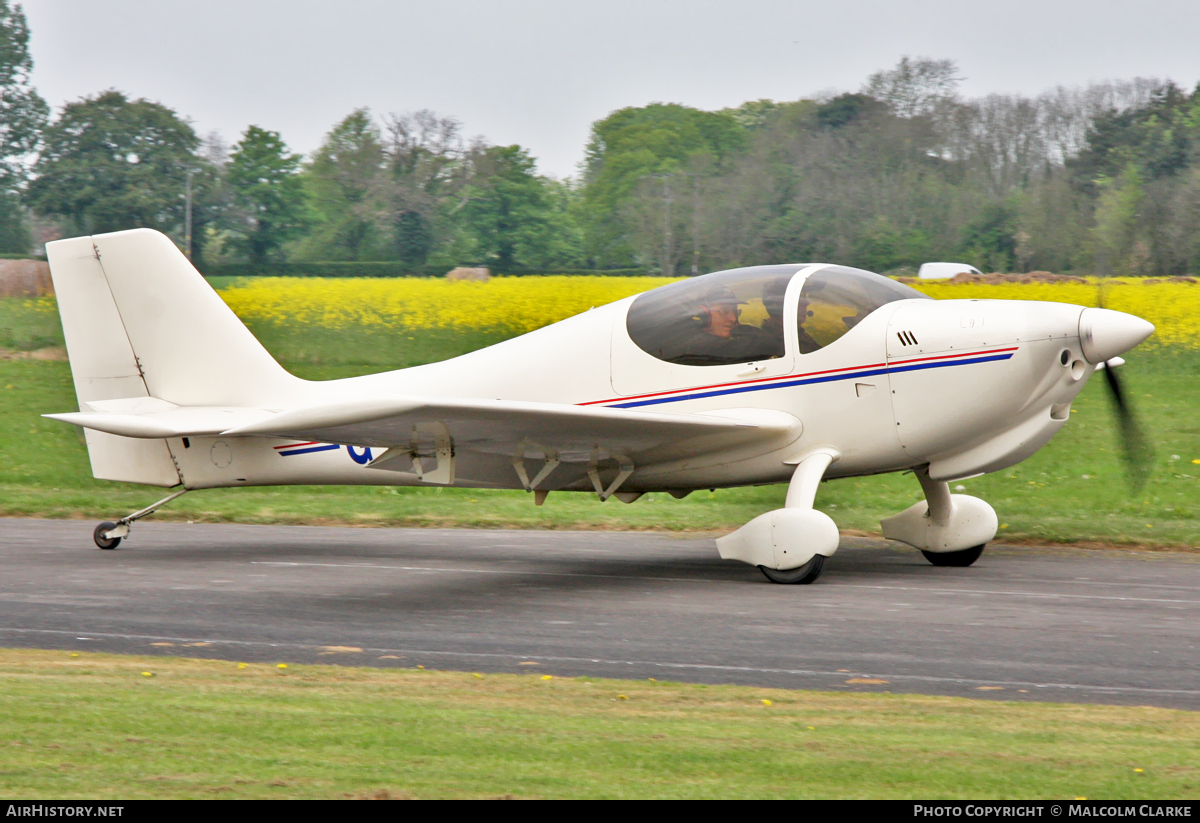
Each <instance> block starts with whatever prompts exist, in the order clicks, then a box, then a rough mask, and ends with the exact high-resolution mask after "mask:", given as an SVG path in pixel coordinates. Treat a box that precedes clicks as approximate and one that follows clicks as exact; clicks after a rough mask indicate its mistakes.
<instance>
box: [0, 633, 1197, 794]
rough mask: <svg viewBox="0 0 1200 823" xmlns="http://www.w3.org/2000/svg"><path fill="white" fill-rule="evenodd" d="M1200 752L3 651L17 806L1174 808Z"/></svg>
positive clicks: (1156, 728) (1166, 727)
mask: <svg viewBox="0 0 1200 823" xmlns="http://www.w3.org/2000/svg"><path fill="white" fill-rule="evenodd" d="M847 688H848V689H849V688H850V687H847ZM854 688H856V689H861V688H864V687H860V686H856V687H854ZM867 688H870V689H873V690H874V689H878V688H879V687H877V686H874V687H867ZM1198 740H1200V714H1198V713H1196V712H1186V711H1173V710H1169V709H1159V708H1150V707H1123V706H1095V705H1068V704H1052V703H1024V702H1000V701H983V700H968V699H962V698H950V697H928V696H915V695H891V694H880V693H831V692H809V691H784V690H772V689H755V688H747V687H740V686H703V685H685V684H678V683H663V682H652V681H638V682H634V681H620V680H599V679H591V678H544V677H543V676H540V675H538V674H536V673H531V674H530V675H525V676H522V675H487V676H479V675H473V674H470V673H461V672H435V671H422V670H417V669H369V668H339V667H332V666H330V667H325V666H289V667H287V668H278V667H276V666H271V665H263V664H246V665H244V666H239V664H237V663H235V662H224V661H204V660H188V659H179V658H164V657H120V656H115V655H99V654H91V653H82V654H73V653H68V652H63V651H29V650H0V794H3V795H6V796H8V797H25V798H47V797H53V798H56V799H66V798H90V799H96V800H104V799H107V798H114V799H125V800H133V799H139V798H184V797H200V798H204V797H220V798H343V797H363V798H371V797H381V798H383V797H396V798H402V797H419V798H434V797H556V798H560V797H565V798H577V797H607V798H638V797H656V798H675V797H687V798H739V797H755V798H774V797H780V798H783V797H791V798H804V797H808V798H818V797H819V798H855V797H858V798H864V797H866V798H934V797H936V798H947V799H950V798H969V799H986V798H1029V799H1034V798H1067V799H1070V798H1079V797H1084V798H1089V799H1098V798H1104V799H1118V798H1156V799H1161V800H1167V799H1173V798H1194V797H1196V796H1197V794H1200V766H1198V765H1197V764H1198V763H1200V751H1198V745H1197V741H1198Z"/></svg>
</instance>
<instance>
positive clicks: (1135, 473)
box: [1103, 368, 1154, 494]
mask: <svg viewBox="0 0 1200 823" xmlns="http://www.w3.org/2000/svg"><path fill="white" fill-rule="evenodd" d="M1103 371H1104V379H1105V380H1106V381H1107V382H1108V391H1109V394H1111V395H1112V401H1113V410H1114V411H1115V412H1116V414H1117V428H1118V429H1119V431H1120V439H1121V457H1122V459H1123V460H1124V462H1125V473H1126V475H1127V476H1128V477H1129V485H1130V487H1131V488H1132V489H1133V493H1134V494H1137V493H1138V492H1140V491H1141V490H1142V488H1143V487H1144V486H1145V485H1146V481H1147V480H1148V479H1149V478H1150V470H1151V468H1152V467H1153V466H1154V448H1153V447H1152V446H1151V445H1150V441H1149V439H1148V438H1147V437H1146V433H1145V431H1144V430H1143V429H1142V426H1141V423H1140V422H1138V419H1137V417H1136V416H1135V415H1134V413H1133V408H1132V406H1131V405H1130V402H1129V397H1128V395H1127V394H1126V393H1125V389H1124V387H1123V386H1122V385H1121V378H1119V377H1117V370H1116V369H1115V368H1105V369H1104V370H1103Z"/></svg>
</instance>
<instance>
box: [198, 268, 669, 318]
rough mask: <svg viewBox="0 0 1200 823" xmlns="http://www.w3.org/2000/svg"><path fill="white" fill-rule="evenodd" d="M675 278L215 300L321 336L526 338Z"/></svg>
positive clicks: (334, 286) (269, 280)
mask: <svg viewBox="0 0 1200 823" xmlns="http://www.w3.org/2000/svg"><path fill="white" fill-rule="evenodd" d="M674 279H675V278H666V277H604V276H594V277H593V276H578V277H576V276H565V275H550V276H546V277H497V278H494V279H492V280H491V281H489V282H487V283H478V282H472V281H448V280H435V279H425V278H407V277H403V278H395V279H391V278H388V279H382V278H319V277H263V278H256V279H254V280H249V281H243V283H242V284H241V285H237V286H234V287H232V288H228V289H225V290H224V291H222V292H221V296H222V297H223V298H225V302H226V303H227V304H229V306H230V308H232V309H233V311H234V312H235V313H236V314H237V315H238V316H239V317H241V318H243V319H245V320H252V321H260V322H261V321H273V322H277V323H301V324H319V325H322V326H325V327H327V328H347V327H351V326H367V327H371V326H375V327H381V328H404V329H428V328H449V327H459V328H470V329H506V330H509V331H513V332H528V331H533V330H534V329H539V328H541V327H542V326H546V325H549V324H550V323H556V322H558V321H559V320H563V319H565V318H567V317H571V316H573V315H576V314H579V313H580V312H585V311H587V310H588V309H590V308H592V307H594V306H602V305H604V304H605V303H612V302H613V301H614V300H620V299H621V298H623V297H628V296H630V295H631V294H637V293H639V292H643V291H646V290H647V289H652V288H655V287H656V286H661V285H664V284H666V283H671V282H673V281H674Z"/></svg>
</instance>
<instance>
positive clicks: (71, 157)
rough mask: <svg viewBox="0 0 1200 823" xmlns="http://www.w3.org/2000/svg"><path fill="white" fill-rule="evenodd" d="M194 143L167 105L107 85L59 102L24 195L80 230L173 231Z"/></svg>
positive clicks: (189, 129) (192, 161)
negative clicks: (96, 91) (91, 94)
mask: <svg viewBox="0 0 1200 823" xmlns="http://www.w3.org/2000/svg"><path fill="white" fill-rule="evenodd" d="M199 144H200V141H199V139H198V138H197V137H196V133H195V132H194V131H193V130H192V127H191V126H189V125H188V124H187V123H185V122H184V121H183V120H181V119H180V118H179V116H178V115H176V114H175V112H174V111H172V110H171V109H169V108H167V107H166V106H163V105H161V104H159V103H151V102H149V101H147V100H133V101H130V100H128V99H127V98H126V97H125V95H124V94H122V93H121V92H119V91H116V90H114V89H110V90H108V91H105V92H101V93H100V94H98V95H96V96H95V97H89V98H85V99H83V100H79V101H77V102H75V103H68V104H67V105H66V106H64V107H63V111H62V114H61V115H60V116H59V118H58V120H56V121H55V122H54V123H53V124H51V125H50V126H49V127H48V128H47V129H46V132H45V138H44V140H43V147H42V151H41V154H40V155H39V156H38V160H37V163H36V165H35V166H34V175H35V179H34V180H33V182H32V183H30V185H29V201H30V203H31V204H32V205H33V206H34V208H36V209H38V210H39V211H41V212H42V213H44V214H54V215H61V216H63V217H66V218H68V219H69V220H71V221H72V223H73V224H74V226H73V228H74V229H75V230H77V231H80V232H85V233H93V232H104V231H117V230H120V229H130V228H136V227H148V228H154V229H159V230H161V231H167V232H175V233H178V229H179V228H180V227H181V226H182V224H183V212H184V189H185V181H186V176H187V169H189V168H195V167H196V166H197V165H198V164H199V163H201V162H202V161H201V160H200V158H198V157H197V156H196V155H195V154H194V152H195V151H196V149H197V147H198V146H199Z"/></svg>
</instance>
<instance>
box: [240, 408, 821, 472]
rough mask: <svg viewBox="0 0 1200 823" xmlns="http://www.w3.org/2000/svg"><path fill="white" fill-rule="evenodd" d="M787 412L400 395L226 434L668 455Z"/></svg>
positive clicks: (295, 413)
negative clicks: (724, 412)
mask: <svg viewBox="0 0 1200 823" xmlns="http://www.w3.org/2000/svg"><path fill="white" fill-rule="evenodd" d="M798 427H799V421H797V420H796V418H794V417H792V416H791V415H788V414H782V413H770V412H766V413H764V412H762V411H761V410H747V411H746V413H745V414H744V415H743V414H737V413H735V415H734V416H715V415H699V414H662V413H656V412H641V411H632V410H625V409H607V408H595V407H582V406H569V405H564V404H558V403H535V402H526V401H515V400H480V399H473V398H440V397H439V398H433V397H394V398H387V399H378V400H370V401H359V402H346V403H337V404H331V405H322V406H314V407H308V408H300V409H289V410H285V411H282V412H280V413H278V414H274V415H271V416H270V417H267V418H264V419H262V420H258V421H255V422H252V423H248V424H246V425H241V426H237V427H236V428H231V429H229V430H228V431H225V432H223V434H225V435H228V436H245V435H259V436H269V437H290V438H299V439H305V440H316V441H321V442H324V443H343V444H347V445H354V446H377V447H386V448H389V449H392V450H401V451H403V450H408V451H410V452H422V451H429V450H430V449H434V448H436V447H437V444H438V442H439V441H447V442H449V443H452V444H453V448H454V449H455V451H471V452H483V453H492V454H503V455H509V456H512V455H514V454H517V453H518V450H521V449H524V451H523V453H524V454H526V455H527V456H529V457H542V456H544V455H545V454H546V453H547V452H548V451H551V452H555V453H557V457H558V459H560V460H562V461H564V462H586V461H588V460H591V459H594V455H595V453H597V452H598V453H599V454H600V457H601V459H604V458H607V457H612V456H616V455H625V456H630V457H632V456H634V455H643V456H648V455H650V454H655V457H656V458H658V459H661V458H662V457H665V456H666V454H667V453H670V452H675V451H677V450H678V449H679V448H681V447H684V446H685V444H686V445H688V446H691V445H697V446H699V445H700V444H701V441H702V442H703V445H704V447H706V448H713V447H717V448H720V447H725V446H736V445H739V444H744V443H749V442H753V441H756V440H774V439H775V438H777V437H778V436H780V435H781V434H787V433H789V432H791V431H792V429H793V428H796V429H797V430H796V432H795V434H797V435H798V434H799V431H798Z"/></svg>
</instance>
